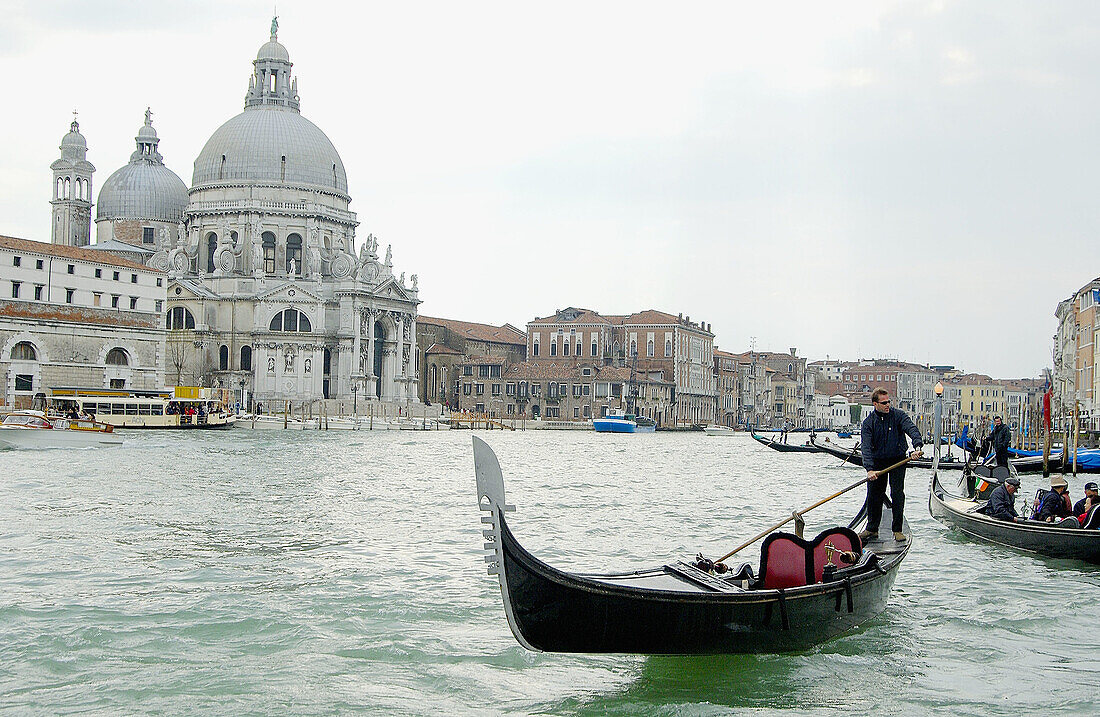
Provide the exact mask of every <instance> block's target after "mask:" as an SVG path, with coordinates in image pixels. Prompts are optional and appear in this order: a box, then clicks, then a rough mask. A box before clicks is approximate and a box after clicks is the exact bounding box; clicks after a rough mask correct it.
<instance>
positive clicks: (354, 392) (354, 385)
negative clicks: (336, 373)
mask: <svg viewBox="0 0 1100 717" xmlns="http://www.w3.org/2000/svg"><path fill="white" fill-rule="evenodd" d="M358 397H359V382H358V381H356V380H355V379H352V381H351V413H352V415H353V416H355V417H356V418H358V417H359V404H358V403H357V401H356V399H357V398H358Z"/></svg>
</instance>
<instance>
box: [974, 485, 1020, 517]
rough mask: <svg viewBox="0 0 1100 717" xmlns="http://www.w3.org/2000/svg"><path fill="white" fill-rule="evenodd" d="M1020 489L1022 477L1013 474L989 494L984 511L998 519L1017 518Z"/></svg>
mask: <svg viewBox="0 0 1100 717" xmlns="http://www.w3.org/2000/svg"><path fill="white" fill-rule="evenodd" d="M1019 490H1020V479H1019V478H1017V477H1016V476H1011V477H1009V478H1008V479H1007V480H1005V482H1004V483H1002V484H1000V485H999V486H997V487H996V488H994V489H993V492H992V493H990V494H989V502H988V503H986V504H985V507H984V508H982V511H981V512H983V513H985V514H986V515H988V516H989V517H990V518H996V519H997V520H1016V518H1018V517H1020V515H1019V513H1017V512H1016V493H1018V492H1019Z"/></svg>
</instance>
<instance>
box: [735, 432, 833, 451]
mask: <svg viewBox="0 0 1100 717" xmlns="http://www.w3.org/2000/svg"><path fill="white" fill-rule="evenodd" d="M752 437H753V440H755V441H758V442H759V443H763V444H764V445H765V446H767V447H768V448H771V449H772V450H775V451H779V452H780V453H821V448H820V447H819V446H815V445H814V444H812V443H806V444H802V445H796V444H793V443H792V444H787V443H780V442H779V441H776V440H775V439H773V438H765V437H764V436H758V435H757V434H755V433H754V434H752Z"/></svg>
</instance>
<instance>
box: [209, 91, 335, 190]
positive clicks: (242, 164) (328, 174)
mask: <svg viewBox="0 0 1100 717" xmlns="http://www.w3.org/2000/svg"><path fill="white" fill-rule="evenodd" d="M239 182H245V183H254V182H255V183H264V184H267V183H270V184H296V185H308V186H312V187H318V188H322V189H328V190H330V191H336V192H339V193H340V194H344V195H346V194H347V191H348V178H347V174H346V173H345V172H344V163H343V161H341V159H340V155H339V153H337V151H336V147H334V146H333V144H332V142H331V141H330V140H329V138H328V137H326V136H325V133H324V132H322V131H321V130H320V129H319V128H318V127H317V125H315V124H313V123H312V122H310V121H309V120H307V119H306V118H305V117H303V116H302V115H300V114H299V113H298V111H297V110H295V109H291V108H288V107H280V106H277V105H256V106H252V107H248V108H247V109H246V110H245V111H244V112H242V113H240V114H239V115H237V116H236V117H234V118H232V119H231V120H229V121H228V122H226V123H225V124H223V125H222V126H221V127H219V128H218V129H217V130H215V131H214V134H213V135H211V136H210V139H209V140H207V142H206V146H205V147H203V148H202V152H200V153H199V156H198V159H196V160H195V173H194V175H193V177H192V178H191V188H192V189H198V188H200V187H202V186H203V185H208V184H216V183H239Z"/></svg>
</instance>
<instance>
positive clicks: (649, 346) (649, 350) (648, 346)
mask: <svg viewBox="0 0 1100 717" xmlns="http://www.w3.org/2000/svg"><path fill="white" fill-rule="evenodd" d="M645 355H646V356H653V339H649V340H648V341H646V342H645Z"/></svg>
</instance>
